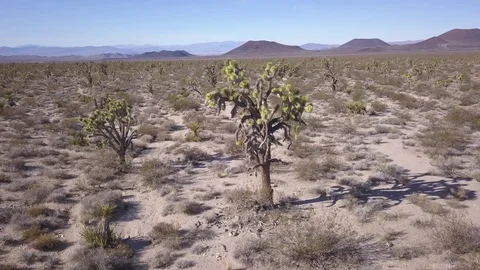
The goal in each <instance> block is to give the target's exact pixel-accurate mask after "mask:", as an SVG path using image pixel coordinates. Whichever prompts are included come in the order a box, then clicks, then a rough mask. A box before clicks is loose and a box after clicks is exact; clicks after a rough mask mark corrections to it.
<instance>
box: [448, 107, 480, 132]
mask: <svg viewBox="0 0 480 270" xmlns="http://www.w3.org/2000/svg"><path fill="white" fill-rule="evenodd" d="M445 120H446V121H447V122H450V123H452V124H453V125H454V126H457V127H463V126H468V127H470V128H471V129H473V130H479V129H480V113H478V112H477V111H473V110H472V109H464V108H461V107H454V108H452V109H451V110H450V111H448V113H447V115H446V116H445Z"/></svg>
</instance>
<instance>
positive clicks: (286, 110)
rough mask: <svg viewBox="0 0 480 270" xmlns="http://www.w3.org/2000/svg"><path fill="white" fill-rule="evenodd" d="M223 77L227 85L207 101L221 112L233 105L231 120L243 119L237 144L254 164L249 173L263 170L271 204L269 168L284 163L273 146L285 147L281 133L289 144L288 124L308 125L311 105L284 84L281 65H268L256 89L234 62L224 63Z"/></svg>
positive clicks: (264, 192)
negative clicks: (306, 119) (306, 115)
mask: <svg viewBox="0 0 480 270" xmlns="http://www.w3.org/2000/svg"><path fill="white" fill-rule="evenodd" d="M222 74H223V77H224V78H225V79H226V81H227V83H228V86H227V87H225V88H222V89H218V90H214V91H212V92H210V93H208V94H207V95H206V100H207V102H208V105H209V106H210V107H215V106H216V107H217V108H218V113H220V112H221V111H223V110H225V109H226V103H227V102H230V103H232V105H233V108H232V110H231V117H232V118H233V117H235V116H237V115H239V118H240V123H239V125H238V129H237V132H236V133H235V135H236V140H237V144H241V145H242V146H243V150H244V152H245V156H246V158H247V159H248V161H249V162H250V163H251V164H252V166H251V167H250V168H249V170H253V171H255V173H256V172H257V171H260V173H261V178H262V187H261V194H262V195H263V196H264V198H265V200H266V202H268V203H269V204H272V203H273V189H272V185H271V181H270V167H271V164H272V163H274V162H282V161H281V160H279V159H274V158H272V156H271V150H272V145H282V143H281V141H280V139H279V138H277V136H278V134H277V133H282V137H283V140H282V141H288V142H290V141H291V138H290V126H289V125H288V124H287V122H294V123H295V122H296V123H300V124H305V122H304V121H303V120H302V114H303V112H304V111H305V112H310V111H311V110H312V105H311V104H310V103H307V98H306V97H305V96H303V95H300V94H299V92H298V91H297V90H294V89H293V88H292V85H290V84H285V83H283V81H282V80H281V76H280V74H279V69H278V66H276V65H273V64H272V63H268V64H266V66H265V67H264V70H263V74H262V76H261V78H260V79H258V80H257V82H256V84H255V86H253V87H252V86H251V85H250V83H249V82H248V79H247V78H246V77H245V71H244V70H243V69H242V68H240V67H239V65H238V63H237V62H236V61H234V60H227V61H226V62H225V65H224V67H223V68H222ZM278 79H280V80H278Z"/></svg>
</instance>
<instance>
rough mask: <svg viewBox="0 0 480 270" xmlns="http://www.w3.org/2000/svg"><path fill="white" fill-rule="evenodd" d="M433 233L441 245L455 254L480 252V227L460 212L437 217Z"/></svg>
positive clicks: (435, 240)
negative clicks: (459, 213)
mask: <svg viewBox="0 0 480 270" xmlns="http://www.w3.org/2000/svg"><path fill="white" fill-rule="evenodd" d="M431 235H432V238H433V240H434V242H435V243H436V244H438V245H439V247H441V248H443V249H446V250H449V251H451V252H453V253H454V254H467V253H473V252H480V228H479V227H477V226H476V225H474V224H473V223H472V222H471V221H469V220H467V219H466V218H465V217H462V216H460V215H458V214H450V215H447V216H444V217H442V218H440V219H437V220H436V222H435V226H433V228H432V229H431Z"/></svg>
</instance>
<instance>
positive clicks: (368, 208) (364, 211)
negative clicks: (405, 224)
mask: <svg viewBox="0 0 480 270" xmlns="http://www.w3.org/2000/svg"><path fill="white" fill-rule="evenodd" d="M388 206H389V205H388V203H387V202H386V201H385V200H372V201H368V202H366V203H364V204H356V207H354V208H353V212H354V213H355V216H356V217H357V218H358V221H360V222H362V223H366V222H370V221H372V218H373V217H374V216H376V215H377V214H378V213H379V211H381V210H383V209H385V208H387V207H388Z"/></svg>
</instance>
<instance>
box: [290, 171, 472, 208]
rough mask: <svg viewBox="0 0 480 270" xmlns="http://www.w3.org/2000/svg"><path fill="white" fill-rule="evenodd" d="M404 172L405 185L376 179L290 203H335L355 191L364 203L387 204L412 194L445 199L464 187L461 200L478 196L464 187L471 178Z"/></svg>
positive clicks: (393, 203) (400, 201) (397, 202)
mask: <svg viewBox="0 0 480 270" xmlns="http://www.w3.org/2000/svg"><path fill="white" fill-rule="evenodd" d="M403 175H404V176H405V177H407V178H408V181H407V182H408V184H406V185H401V184H398V183H392V184H393V186H392V187H390V188H388V187H385V186H386V185H385V184H381V185H380V184H379V183H377V182H370V183H368V182H367V183H368V184H370V185H366V186H368V188H367V187H364V189H362V190H361V192H359V191H358V189H356V188H355V187H352V186H343V185H337V186H333V187H331V189H332V192H331V195H330V196H319V197H316V198H312V199H306V200H297V201H294V202H292V204H293V205H298V206H301V205H307V204H313V203H319V202H326V201H331V204H330V205H329V207H330V206H333V205H335V204H336V203H337V201H338V200H341V199H343V198H344V197H345V196H346V195H349V194H352V193H353V192H355V194H356V196H357V197H359V199H360V200H362V201H363V202H367V201H368V200H369V199H371V198H375V199H379V198H383V199H386V200H389V201H391V202H392V203H391V204H389V207H392V206H395V205H399V204H400V203H402V201H404V200H405V199H407V198H408V197H409V196H410V195H412V194H414V193H419V194H424V195H427V196H429V197H430V198H432V199H446V198H447V197H449V196H452V191H454V190H459V189H462V190H464V198H463V199H464V200H474V199H476V198H477V195H476V191H473V190H467V189H466V188H465V186H467V185H468V182H470V181H472V180H471V179H460V178H455V179H440V180H425V179H424V178H425V177H428V176H432V175H431V174H430V173H417V174H411V173H409V171H408V170H406V171H405V172H403Z"/></svg>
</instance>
